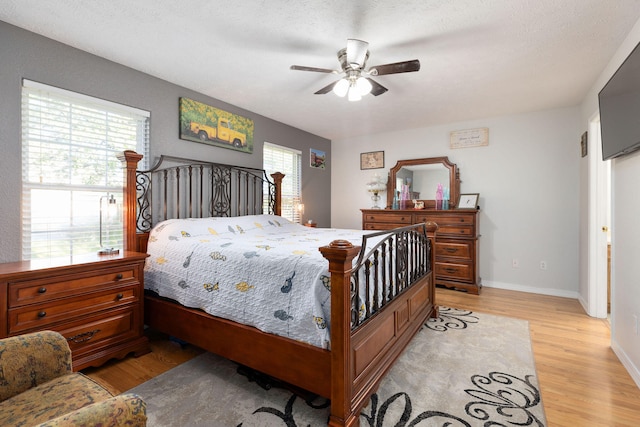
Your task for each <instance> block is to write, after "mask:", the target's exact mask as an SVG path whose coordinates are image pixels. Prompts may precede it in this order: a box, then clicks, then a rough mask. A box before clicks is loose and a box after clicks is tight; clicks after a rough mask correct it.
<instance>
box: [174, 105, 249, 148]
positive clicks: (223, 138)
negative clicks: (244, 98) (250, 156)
mask: <svg viewBox="0 0 640 427" xmlns="http://www.w3.org/2000/svg"><path fill="white" fill-rule="evenodd" d="M180 139H184V140H187V141H194V142H201V143H203V144H209V145H215V146H217V147H224V148H231V149H233V150H238V151H243V152H245V153H252V152H253V120H251V119H247V118H246V117H242V116H238V115H236V114H231V113H229V112H227V111H224V110H220V109H218V108H215V107H211V106H209V105H206V104H203V103H201V102H198V101H194V100H192V99H188V98H180Z"/></svg>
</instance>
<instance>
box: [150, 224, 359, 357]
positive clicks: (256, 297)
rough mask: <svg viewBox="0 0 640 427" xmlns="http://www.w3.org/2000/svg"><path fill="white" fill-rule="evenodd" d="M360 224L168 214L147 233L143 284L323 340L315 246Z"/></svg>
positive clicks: (322, 292) (321, 270)
mask: <svg viewBox="0 0 640 427" xmlns="http://www.w3.org/2000/svg"><path fill="white" fill-rule="evenodd" d="M364 233H365V231H362V230H339V229H326V228H322V229H318V228H310V227H305V226H302V225H300V224H294V223H291V222H289V221H288V220H286V219H284V218H282V217H280V216H274V215H253V216H243V217H232V218H203V219H173V220H167V221H164V222H162V223H160V224H158V225H157V226H156V227H155V228H154V229H153V230H152V231H151V235H150V238H149V246H148V252H149V254H150V257H149V258H148V259H147V262H146V265H145V288H147V289H150V290H152V291H155V292H157V293H158V294H159V295H161V296H164V297H168V298H172V299H174V300H176V301H178V302H180V303H181V304H183V305H185V306H188V307H195V308H200V309H202V310H204V311H206V312H207V313H210V314H212V315H215V316H218V317H222V318H225V319H230V320H233V321H236V322H238V323H242V324H246V325H251V326H254V327H256V328H258V329H260V330H262V331H265V332H269V333H273V334H277V335H281V336H285V337H289V338H292V339H294V340H298V341H302V342H306V343H309V344H312V345H315V346H318V347H322V348H328V347H329V314H330V310H331V308H330V293H329V289H330V283H329V273H328V261H327V260H326V259H325V258H324V257H323V256H322V254H321V253H320V251H319V250H318V248H319V247H321V246H325V245H328V244H329V243H331V242H332V241H333V240H336V239H343V240H348V241H350V242H351V243H353V244H354V245H360V244H361V243H362V235H363V234H364Z"/></svg>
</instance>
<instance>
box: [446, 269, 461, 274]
mask: <svg viewBox="0 0 640 427" xmlns="http://www.w3.org/2000/svg"><path fill="white" fill-rule="evenodd" d="M444 271H446V272H447V273H451V274H453V273H456V272H457V271H458V269H457V268H451V267H448V268H445V269H444Z"/></svg>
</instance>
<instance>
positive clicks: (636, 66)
mask: <svg viewBox="0 0 640 427" xmlns="http://www.w3.org/2000/svg"><path fill="white" fill-rule="evenodd" d="M598 102H599V104H600V133H601V139H602V159H603V160H608V159H613V158H614V157H619V156H623V155H625V154H629V153H631V152H633V151H636V150H638V149H640V44H638V45H637V46H636V47H635V49H633V51H632V52H631V53H630V54H629V56H628V57H627V59H625V61H624V62H623V63H622V65H621V66H620V68H618V71H616V72H615V74H614V75H613V76H612V77H611V79H609V81H608V82H607V84H606V85H605V86H604V87H603V88H602V90H601V91H600V93H599V94H598Z"/></svg>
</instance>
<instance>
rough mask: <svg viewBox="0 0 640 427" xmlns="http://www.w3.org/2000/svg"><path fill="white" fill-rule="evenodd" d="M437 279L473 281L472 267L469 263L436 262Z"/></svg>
mask: <svg viewBox="0 0 640 427" xmlns="http://www.w3.org/2000/svg"><path fill="white" fill-rule="evenodd" d="M435 271H436V277H437V279H454V280H460V281H466V282H472V281H473V279H474V278H473V268H472V267H471V265H470V264H462V263H460V264H459V263H453V262H436V268H435Z"/></svg>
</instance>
